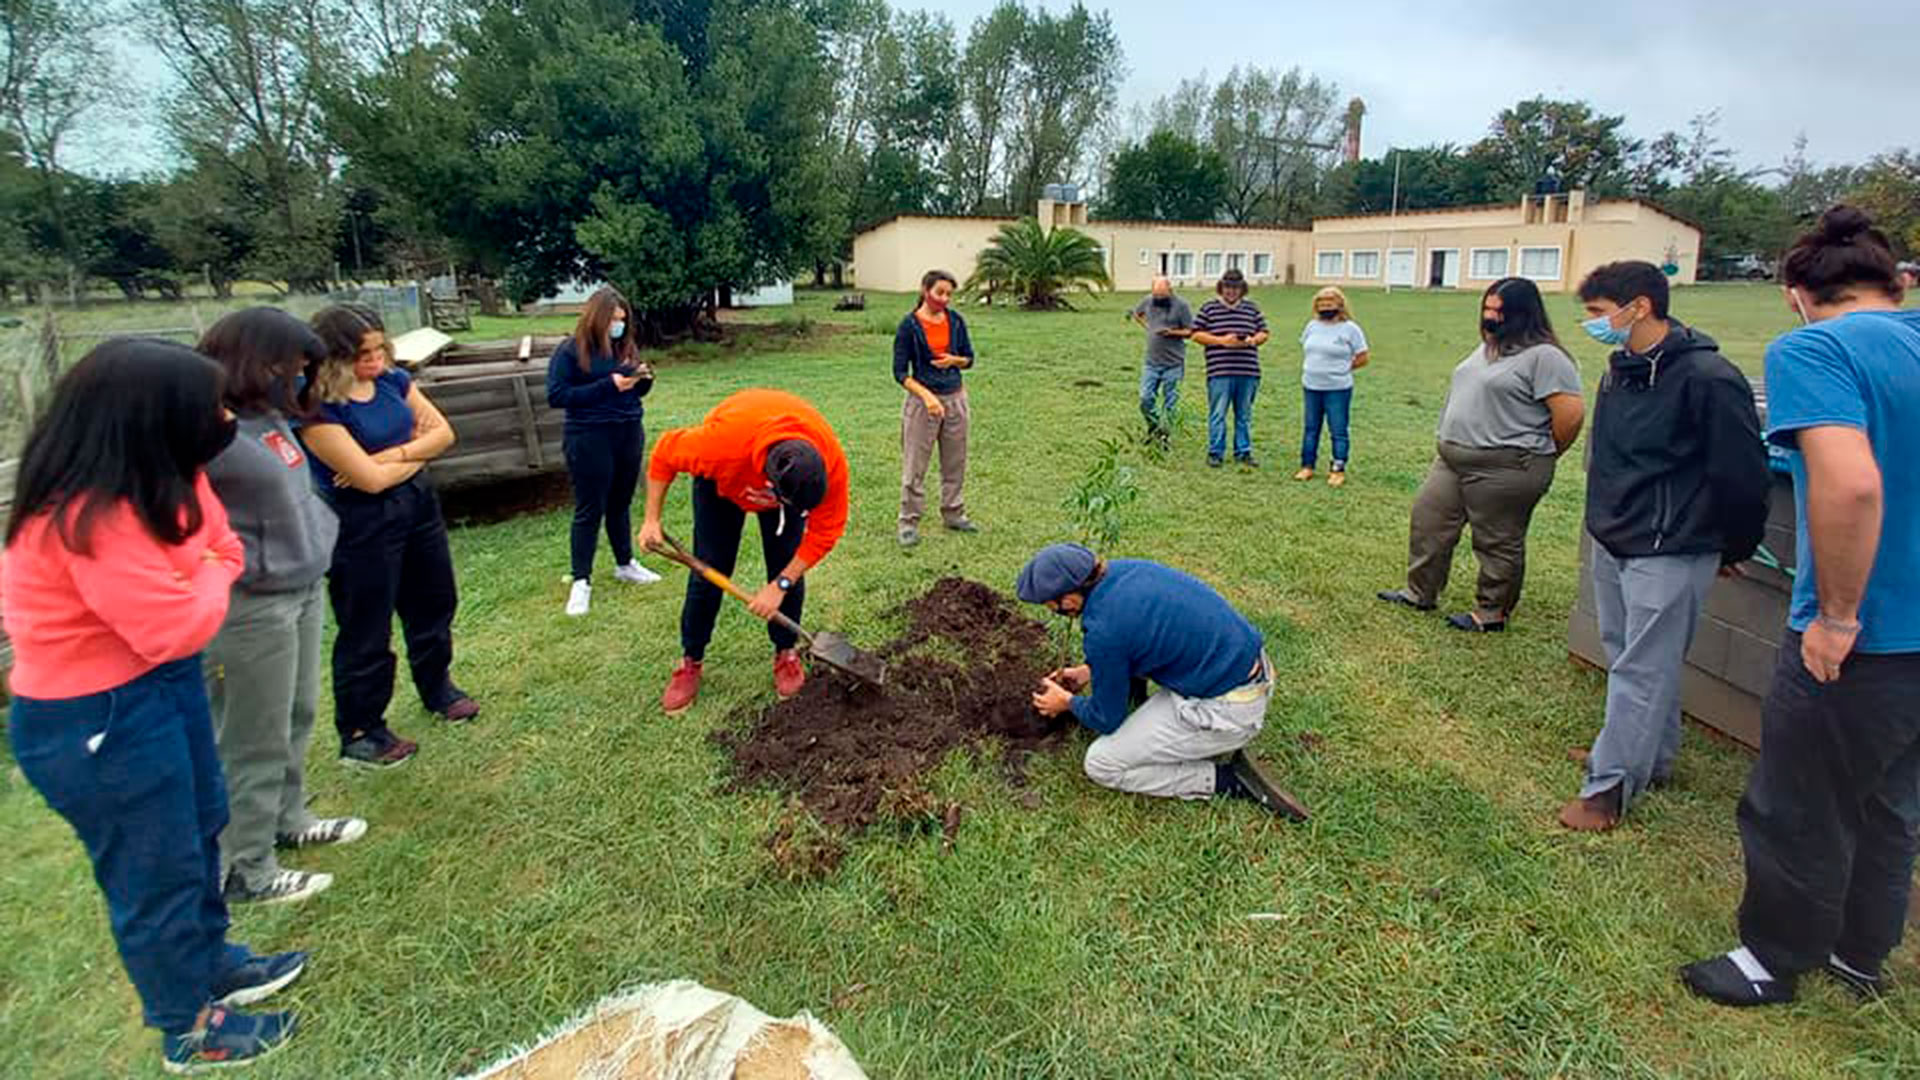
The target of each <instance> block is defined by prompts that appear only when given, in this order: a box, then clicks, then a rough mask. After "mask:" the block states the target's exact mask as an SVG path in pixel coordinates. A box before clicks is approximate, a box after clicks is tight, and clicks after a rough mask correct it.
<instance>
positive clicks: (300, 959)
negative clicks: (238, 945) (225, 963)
mask: <svg viewBox="0 0 1920 1080" xmlns="http://www.w3.org/2000/svg"><path fill="white" fill-rule="evenodd" d="M305 970H307V954H306V953H303V952H283V953H275V954H274V955H272V956H256V957H253V958H252V959H250V960H248V961H247V962H246V963H244V964H241V965H240V966H239V967H237V968H234V969H233V970H232V971H229V972H227V973H226V974H225V975H222V976H220V979H219V981H218V982H216V983H214V984H213V1003H214V1004H215V1005H224V1006H226V1007H227V1008H229V1009H233V1008H239V1007H240V1006H242V1005H251V1004H253V1003H254V1002H256V1001H259V1000H261V999H263V998H266V997H270V996H272V995H274V994H277V993H279V992H280V991H282V990H285V989H286V988H287V987H288V986H289V985H291V984H292V982H293V980H295V979H297V978H299V977H300V973H301V972H303V971H305Z"/></svg>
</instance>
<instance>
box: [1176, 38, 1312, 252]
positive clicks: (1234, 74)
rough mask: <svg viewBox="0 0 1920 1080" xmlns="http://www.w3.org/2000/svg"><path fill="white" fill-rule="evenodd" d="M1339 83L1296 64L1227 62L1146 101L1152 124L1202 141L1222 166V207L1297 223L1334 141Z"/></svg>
mask: <svg viewBox="0 0 1920 1080" xmlns="http://www.w3.org/2000/svg"><path fill="white" fill-rule="evenodd" d="M1339 94H1340V92H1339V88H1338V87H1336V86H1335V85H1334V84H1333V83H1330V82H1326V81H1324V80H1322V79H1320V78H1319V77H1318V76H1315V75H1312V74H1309V73H1307V72H1305V71H1302V70H1301V69H1299V68H1297V67H1296V68H1291V69H1288V70H1286V71H1278V70H1271V71H1270V70H1266V69H1263V68H1244V69H1243V68H1238V67H1236V68H1234V69H1232V70H1231V71H1229V72H1227V74H1226V76H1225V77H1224V78H1222V79H1221V80H1220V81H1219V82H1218V83H1213V82H1210V81H1208V79H1207V78H1206V77H1205V76H1201V77H1199V78H1195V79H1189V80H1186V81H1185V82H1183V83H1181V84H1180V86H1179V87H1178V88H1177V89H1175V90H1174V92H1173V93H1171V94H1169V95H1167V96H1166V97H1164V98H1161V99H1160V100H1159V101H1158V102H1156V103H1155V105H1154V106H1153V109H1152V117H1153V123H1154V126H1155V128H1156V129H1159V130H1165V131H1173V132H1177V133H1180V134H1183V135H1186V136H1187V137H1188V138H1190V139H1192V140H1193V141H1195V142H1197V143H1199V144H1201V145H1203V146H1206V147H1208V148H1209V149H1211V150H1213V151H1214V152H1215V153H1217V154H1219V155H1220V158H1221V160H1222V161H1224V162H1225V163H1226V166H1227V183H1226V189H1225V192H1224V202H1223V205H1222V210H1223V211H1224V213H1225V215H1226V217H1227V218H1228V219H1229V220H1231V221H1235V222H1240V223H1256V222H1257V223H1277V224H1290V225H1305V224H1306V223H1307V221H1308V219H1309V218H1311V217H1312V215H1313V211H1314V209H1315V201H1316V197H1317V196H1316V192H1317V190H1318V188H1319V185H1320V181H1321V178H1322V176H1323V175H1324V174H1325V173H1326V171H1327V170H1328V169H1329V168H1330V167H1331V166H1332V164H1333V157H1334V153H1335V151H1336V150H1337V149H1338V147H1337V143H1338V134H1339V130H1340V122H1341V120H1342V118H1343V117H1344V116H1345V115H1346V107H1343V106H1342V105H1341V104H1340V101H1339Z"/></svg>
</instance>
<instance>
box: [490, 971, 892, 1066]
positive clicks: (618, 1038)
mask: <svg viewBox="0 0 1920 1080" xmlns="http://www.w3.org/2000/svg"><path fill="white" fill-rule="evenodd" d="M866 1076H867V1074H866V1073H865V1072H863V1071H861V1069H860V1065H859V1063H858V1062H856V1061H854V1060H853V1055H852V1054H851V1053H849V1052H848V1050H847V1048H846V1046H845V1045H844V1044H842V1043H841V1042H840V1040H839V1038H838V1037H837V1036H835V1035H834V1033H833V1032H831V1031H829V1030H827V1028H826V1027H825V1026H824V1025H822V1024H821V1023H820V1022H819V1021H817V1020H815V1019H814V1018H813V1017H812V1016H810V1015H808V1014H807V1013H804V1012H803V1013H801V1014H799V1015H798V1016H795V1017H792V1018H791V1019H787V1020H775V1019H774V1018H772V1017H770V1016H768V1015H767V1014H766V1013H763V1012H761V1011H760V1010H759V1009H756V1008H754V1007H753V1006H752V1005H749V1004H747V1003H746V1002H745V1001H742V1000H740V999H739V998H737V997H734V996H733V995H731V994H723V993H721V992H720V991H718V990H710V989H708V988H707V987H704V986H701V985H700V984H699V983H696V982H687V981H679V982H670V983H655V984H652V985H649V986H642V987H639V988H637V989H634V990H630V991H627V992H625V993H621V994H618V995H615V996H614V997H611V998H607V999H606V1000H604V1001H602V1002H600V1003H599V1004H598V1005H596V1006H594V1008H593V1009H592V1010H591V1011H590V1012H588V1013H587V1014H586V1015H584V1016H582V1017H579V1018H578V1019H575V1020H574V1021H572V1022H571V1023H568V1024H567V1025H566V1026H564V1027H562V1028H561V1029H560V1030H559V1031H557V1032H555V1033H553V1034H552V1035H549V1036H547V1037H546V1038H544V1039H541V1040H540V1042H538V1043H537V1044H535V1045H534V1046H532V1047H531V1048H529V1049H526V1050H523V1051H520V1052H518V1053H516V1054H514V1055H513V1056H512V1057H509V1058H508V1059H506V1060H505V1061H501V1062H499V1063H497V1064H495V1065H491V1066H488V1067H487V1068H485V1069H482V1070H480V1071H479V1072H477V1073H474V1074H472V1075H471V1076H469V1077H466V1078H464V1080H866Z"/></svg>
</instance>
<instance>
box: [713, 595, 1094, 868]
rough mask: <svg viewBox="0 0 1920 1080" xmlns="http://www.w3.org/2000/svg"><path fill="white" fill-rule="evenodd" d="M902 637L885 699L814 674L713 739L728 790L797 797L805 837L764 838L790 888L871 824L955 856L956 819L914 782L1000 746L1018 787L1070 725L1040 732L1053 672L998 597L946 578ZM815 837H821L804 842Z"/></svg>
mask: <svg viewBox="0 0 1920 1080" xmlns="http://www.w3.org/2000/svg"><path fill="white" fill-rule="evenodd" d="M904 614H905V615H906V617H907V626H906V630H905V631H904V632H903V633H902V634H901V636H900V637H899V638H898V639H896V640H894V641H892V642H889V643H888V644H886V645H884V646H882V647H881V648H880V649H878V650H877V651H878V652H879V653H880V654H881V655H882V656H883V657H885V658H886V660H887V665H888V676H887V686H886V688H885V689H884V690H875V689H873V688H871V687H864V686H859V685H856V684H853V683H850V682H848V681H845V680H844V679H842V678H840V677H830V676H828V675H827V674H826V673H824V672H822V671H820V670H819V669H816V670H815V672H814V675H813V677H812V678H809V679H808V680H807V684H806V686H805V688H803V689H802V690H801V692H800V693H799V694H798V695H796V696H795V697H794V698H792V699H791V700H789V701H784V702H780V703H779V704H776V705H773V706H771V707H769V708H767V709H765V710H764V711H763V712H761V713H760V715H759V716H758V717H756V718H755V719H754V720H753V721H752V723H750V724H749V725H747V726H746V727H744V728H739V729H725V730H721V731H716V732H714V734H713V736H712V738H713V740H714V742H715V743H717V744H719V745H720V746H721V747H722V748H724V749H725V750H726V751H727V752H728V753H729V754H730V755H731V757H732V759H733V768H732V775H731V776H730V777H729V779H728V780H727V782H726V785H725V786H726V788H727V789H728V790H733V791H745V790H750V789H754V788H764V787H770V788H774V789H777V790H781V791H787V792H790V793H792V794H793V796H794V799H795V802H796V804H797V805H798V806H799V807H801V808H804V809H805V810H806V811H807V812H808V815H807V816H810V817H811V818H812V819H813V821H814V825H813V828H812V829H809V828H808V827H807V826H805V825H802V824H800V823H799V822H798V821H796V820H793V817H794V815H793V814H792V813H791V812H790V813H789V815H788V817H787V818H784V819H783V820H782V821H781V823H780V825H779V826H777V827H776V829H775V835H774V836H772V837H770V838H769V839H768V847H769V849H770V850H772V851H773V854H774V858H775V861H776V862H777V863H779V864H780V866H781V869H782V871H783V872H784V873H786V874H787V875H788V876H790V877H807V876H817V875H819V874H824V873H826V872H829V871H831V870H832V869H833V867H834V866H836V865H838V863H839V861H840V858H841V857H842V856H844V854H845V845H844V842H843V841H842V842H823V841H824V840H825V838H826V836H831V837H837V838H839V837H845V836H847V835H850V834H852V833H856V832H859V831H861V830H864V829H866V828H867V827H868V826H870V825H872V824H873V823H874V822H876V821H879V820H881V819H886V820H888V821H891V822H893V823H895V824H897V825H898V826H899V827H900V828H901V829H903V830H905V831H910V832H921V831H924V832H927V833H937V834H938V835H940V836H941V838H942V845H943V847H945V848H946V849H947V850H951V849H952V845H953V842H954V839H953V838H954V836H955V835H956V834H957V833H958V831H959V827H960V819H961V817H962V813H963V812H962V809H961V807H960V806H959V804H957V803H948V802H945V801H943V800H940V799H938V798H936V797H935V796H933V795H932V794H931V793H930V792H928V791H927V790H926V788H925V786H924V784H923V783H922V780H921V778H922V777H923V776H925V775H926V774H928V773H930V772H931V771H933V770H934V769H935V768H937V767H938V766H939V765H940V763H941V762H942V761H944V760H945V759H946V757H947V755H948V754H949V753H951V752H953V751H954V750H958V749H963V748H968V749H979V748H982V747H985V746H987V745H989V744H997V745H998V746H999V748H1000V750H1001V755H1002V757H1001V761H1002V764H1003V767H1004V770H1005V772H1006V775H1007V776H1008V778H1009V780H1010V781H1012V782H1014V783H1018V782H1019V781H1020V780H1022V779H1023V778H1024V777H1023V773H1022V769H1021V763H1022V762H1023V761H1024V760H1025V758H1026V756H1027V755H1028V754H1030V753H1033V752H1036V751H1041V750H1047V749H1051V748H1053V747H1056V746H1059V745H1060V744H1061V743H1062V742H1064V740H1065V739H1066V736H1067V733H1068V732H1069V731H1070V730H1071V728H1072V718H1071V717H1070V716H1069V717H1066V718H1064V719H1060V718H1056V719H1052V720H1049V719H1046V718H1044V717H1042V716H1040V715H1039V714H1038V713H1036V712H1034V711H1033V706H1032V694H1033V690H1034V689H1035V688H1036V687H1037V686H1038V685H1039V682H1040V678H1041V676H1042V675H1044V674H1046V672H1047V671H1049V670H1051V669H1052V668H1053V666H1054V662H1053V661H1054V658H1052V657H1051V656H1050V649H1051V644H1050V641H1049V639H1048V637H1047V631H1046V628H1045V627H1044V626H1042V625H1041V624H1040V623H1038V622H1036V621H1034V620H1033V619H1031V618H1028V617H1027V616H1026V615H1024V614H1022V613H1021V612H1020V611H1019V609H1018V608H1016V607H1015V606H1014V603H1013V602H1012V601H1011V600H1009V599H1008V598H1007V597H1005V596H1004V595H1002V594H1000V593H998V592H995V591H994V590H993V589H991V588H989V587H987V586H985V585H982V584H980V583H979V582H975V581H967V580H965V579H963V578H957V577H947V578H942V579H940V580H939V581H937V582H935V583H934V585H933V587H932V588H931V589H929V590H928V591H927V592H926V593H924V594H923V595H921V596H918V597H916V598H914V599H913V600H911V601H908V602H907V604H906V605H905V607H904ZM814 830H819V831H821V832H822V833H824V834H825V836H823V837H813V836H810V835H809V834H810V833H811V832H813V831H814Z"/></svg>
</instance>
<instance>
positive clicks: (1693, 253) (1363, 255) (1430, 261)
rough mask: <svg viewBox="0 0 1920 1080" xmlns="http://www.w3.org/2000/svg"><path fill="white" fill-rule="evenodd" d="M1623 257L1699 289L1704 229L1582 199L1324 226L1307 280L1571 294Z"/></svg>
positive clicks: (1304, 273) (1316, 234)
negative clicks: (1520, 286)
mask: <svg viewBox="0 0 1920 1080" xmlns="http://www.w3.org/2000/svg"><path fill="white" fill-rule="evenodd" d="M1620 259H1641V260H1644V261H1646V262H1650V263H1653V264H1654V265H1655V266H1666V265H1672V266H1673V267H1674V270H1673V272H1672V281H1673V283H1674V284H1676V285H1691V284H1693V282H1694V280H1695V278H1696V276H1697V275H1698V273H1699V270H1700V230H1699V229H1698V228H1696V227H1695V226H1693V225H1692V224H1690V223H1688V222H1685V221H1682V220H1681V219H1679V218H1677V217H1674V216H1673V215H1672V214H1669V213H1667V212H1666V211H1664V210H1661V209H1660V208H1659V207H1657V206H1654V205H1653V204H1652V203H1649V202H1644V201H1641V200H1639V199H1598V200H1591V201H1590V200H1588V199H1587V197H1586V193H1585V192H1583V191H1574V192H1569V193H1566V194H1561V195H1536V196H1529V197H1527V198H1524V199H1521V200H1520V201H1519V202H1516V203H1509V204H1506V205H1502V206H1470V207H1461V208H1458V209H1447V210H1414V211H1402V212H1400V213H1398V214H1358V215H1346V216H1341V217H1324V218H1317V219H1315V220H1314V223H1313V241H1312V250H1311V251H1310V252H1308V253H1307V254H1306V256H1305V257H1304V258H1303V259H1302V260H1301V264H1300V267H1299V278H1300V280H1301V281H1302V282H1305V283H1309V284H1319V285H1340V286H1348V285H1380V286H1388V285H1390V286H1392V287H1394V288H1401V287H1407V288H1415V289H1441V288H1444V289H1452V288H1463V289H1483V288H1485V287H1486V286H1487V285H1488V284H1490V283H1492V282H1493V281H1494V280H1495V279H1497V278H1503V277H1525V278H1531V279H1533V280H1534V281H1535V282H1536V283H1538V284H1539V286H1540V288H1541V290H1542V291H1544V292H1566V291H1570V290H1572V289H1574V288H1576V287H1578V286H1579V284H1580V280H1581V278H1583V277H1585V276H1586V274H1587V272H1588V271H1590V270H1592V269H1593V268H1594V267H1596V266H1600V265H1602V264H1604V263H1610V262H1614V261H1617V260H1620Z"/></svg>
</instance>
